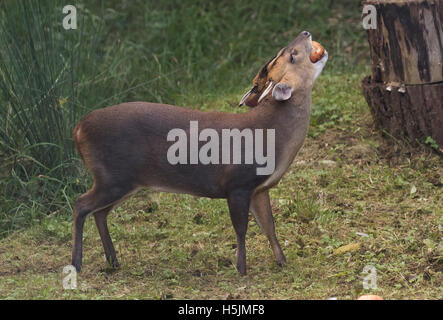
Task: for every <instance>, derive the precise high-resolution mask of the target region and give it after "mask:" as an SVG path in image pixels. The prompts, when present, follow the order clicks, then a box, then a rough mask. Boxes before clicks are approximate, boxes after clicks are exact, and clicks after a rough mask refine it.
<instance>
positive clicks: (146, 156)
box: [72, 34, 327, 274]
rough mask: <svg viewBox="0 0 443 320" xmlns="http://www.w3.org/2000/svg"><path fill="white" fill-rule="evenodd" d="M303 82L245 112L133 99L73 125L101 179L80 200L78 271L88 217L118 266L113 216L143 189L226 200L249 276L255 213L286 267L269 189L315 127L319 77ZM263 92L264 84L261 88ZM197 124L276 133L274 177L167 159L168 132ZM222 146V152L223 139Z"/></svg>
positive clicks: (242, 267)
mask: <svg viewBox="0 0 443 320" xmlns="http://www.w3.org/2000/svg"><path fill="white" fill-rule="evenodd" d="M297 39H299V40H298V42H297ZM297 39H296V41H295V42H294V43H297V44H298V45H299V46H300V45H303V46H306V52H307V53H309V51H308V49H309V48H308V45H307V44H306V41H307V40H306V39H309V41H310V35H309V37H308V36H306V34H304V36H302V35H300V36H299V37H298V38H297ZM300 39H301V40H300ZM302 41H303V42H302ZM300 43H301V44H300ZM280 53H281V52H280ZM326 58H327V57H326ZM275 59H278V57H277V58H275ZM275 59H274V60H275ZM275 61H276V60H275ZM324 62H326V61H324ZM303 63H305V62H304V60H303ZM274 65H275V63H274ZM265 67H267V66H265ZM270 71H272V70H270ZM314 71H315V70H314V69H313V70H312V72H311V73H312V75H314V74H315V72H314ZM269 74H272V73H271V72H269ZM282 78H283V77H282ZM269 81H271V82H272V83H274V80H272V79H268V81H262V82H263V83H268V82H269ZM287 82H288V83H290V81H289V80H288V81H287ZM297 83H299V82H294V81H293V83H290V85H291V86H289V84H285V82H283V83H278V84H273V85H272V86H273V87H274V91H273V95H272V96H271V95H268V96H264V97H262V99H261V101H260V102H259V103H257V104H256V105H255V106H254V108H251V109H250V110H248V111H247V112H244V113H241V114H230V113H223V112H202V111H197V110H191V109H186V108H181V107H176V106H171V105H164V104H155V103H147V102H132V103H123V104H120V105H116V106H112V107H107V108H104V109H99V110H96V111H93V112H91V113H90V114H88V115H87V116H85V117H84V118H83V119H82V120H81V121H80V122H79V123H78V124H77V126H76V127H75V129H74V141H75V144H76V147H77V149H78V151H79V153H80V155H81V157H82V158H83V160H84V162H85V164H86V165H87V167H88V169H89V171H90V172H91V173H92V175H93V177H94V184H93V186H92V188H91V189H90V190H89V191H88V192H87V193H85V194H83V195H82V196H80V197H79V198H78V199H77V201H76V203H75V212H74V247H73V256H72V264H73V265H74V266H75V267H76V268H77V270H80V269H81V260H82V232H83V225H84V221H85V218H86V216H87V215H89V214H94V218H95V221H96V224H97V228H98V230H99V233H100V236H101V239H102V243H103V246H104V250H105V255H106V257H107V260H108V261H109V262H110V263H111V264H112V265H113V266H118V262H117V258H116V253H115V250H114V247H113V244H112V240H111V238H110V235H109V231H108V229H107V223H106V218H107V215H108V214H109V212H110V210H111V209H112V208H113V207H114V206H115V205H116V204H118V203H119V202H121V201H122V200H124V199H125V198H126V197H128V196H129V195H131V194H132V193H133V192H134V191H135V190H137V189H138V188H140V187H143V186H145V187H148V188H150V189H152V190H157V191H167V192H176V193H187V194H192V195H195V196H202V197H209V198H226V199H227V200H228V206H229V211H230V216H231V220H232V223H233V226H234V229H235V232H236V235H237V268H238V270H239V272H240V273H241V274H245V273H246V249H245V234H246V229H247V223H248V214H249V212H252V213H253V215H254V216H255V218H256V220H257V222H258V224H259V225H260V227H261V228H262V230H263V231H264V233H265V234H266V235H267V237H268V239H269V241H270V243H271V247H272V250H273V252H274V255H275V257H276V260H277V263H278V264H280V265H282V264H284V262H285V257H284V254H283V252H282V250H281V247H280V245H279V243H278V241H277V238H276V235H275V228H274V223H273V219H272V212H271V206H270V200H269V194H268V190H269V188H271V187H272V186H274V185H275V184H277V183H278V181H279V180H280V178H281V177H282V176H283V174H284V172H285V171H286V170H287V168H288V167H289V165H290V164H291V163H292V161H293V159H294V157H295V155H296V153H297V152H298V150H299V149H300V147H301V145H302V144H303V141H304V139H305V136H306V133H307V130H308V125H309V117H310V104H311V89H312V84H313V80H312V81H311V82H309V81H308V82H306V83H303V84H302V85H299V86H298V87H297ZM293 87H296V88H293ZM286 89H292V91H293V94H292V95H290V96H289V98H286V99H278V98H279V97H280V96H279V92H280V91H281V92H280V93H282V94H283V95H284V94H286V93H287V92H286V91H285V90H286ZM264 90H265V88H257V89H256V90H255V91H257V92H263V91H264ZM268 90H269V89H268ZM251 91H252V90H251ZM292 91H291V92H292ZM274 92H275V94H274ZM276 97H277V98H276ZM254 101H258V99H255V100H254ZM191 121H198V128H199V130H204V129H213V130H215V131H216V132H217V133H219V134H220V135H222V131H223V130H224V129H239V130H243V129H272V130H275V170H273V172H272V173H271V174H269V175H258V174H257V167H259V165H258V164H257V163H252V164H226V163H225V164H222V163H219V164H206V165H204V164H201V163H194V164H189V163H187V164H171V163H170V162H169V161H168V159H167V157H166V154H167V153H168V148H169V147H170V145H171V143H170V142H167V139H166V137H167V136H168V133H169V132H170V130H171V129H173V128H176V129H182V130H184V131H185V132H187V133H188V135H189V125H190V122H191ZM265 140H266V139H265ZM203 143H204V141H200V142H199V144H203ZM268 143H270V142H269V141H264V144H265V145H267V144H268ZM219 148H220V152H221V151H222V146H221V144H220V145H219ZM243 148H245V146H243ZM264 150H266V147H264ZM190 156H191V155H189V154H188V157H190Z"/></svg>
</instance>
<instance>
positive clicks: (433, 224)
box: [0, 72, 443, 299]
mask: <svg viewBox="0 0 443 320" xmlns="http://www.w3.org/2000/svg"><path fill="white" fill-rule="evenodd" d="M359 77H360V75H356V74H351V75H347V74H344V75H334V74H333V73H332V74H331V72H326V74H325V75H322V77H321V78H320V79H319V80H318V83H317V84H316V87H315V90H314V92H313V105H314V110H329V111H327V112H328V115H329V116H331V115H337V117H335V120H334V121H333V123H331V124H327V125H325V126H324V127H323V128H319V127H317V126H312V127H311V129H310V134H309V137H308V138H307V140H306V142H305V145H304V147H303V148H302V150H301V151H300V153H299V155H298V156H297V157H296V160H295V161H294V163H293V165H292V166H291V168H290V170H289V171H288V172H287V174H286V175H285V177H284V178H283V180H282V181H281V182H280V184H279V185H278V186H277V187H276V188H274V189H273V190H272V192H271V198H272V207H273V211H274V217H275V220H276V229H277V235H278V237H279V239H280V242H281V244H282V245H284V248H283V250H284V252H285V254H286V256H287V259H288V265H287V266H285V267H284V268H279V267H278V266H277V265H276V264H275V262H274V261H273V258H272V253H271V250H270V248H269V244H268V242H267V240H266V238H265V236H264V235H263V234H262V233H261V231H260V230H259V228H258V226H257V225H256V224H255V222H254V221H253V220H252V219H251V220H250V225H249V229H248V234H247V261H248V274H247V276H245V277H241V276H239V275H238V273H237V271H236V269H235V266H234V264H235V235H234V232H233V228H232V226H231V223H230V220H229V215H228V211H227V206H226V203H225V201H223V200H210V199H205V198H196V197H192V196H187V195H176V194H166V193H149V192H147V191H142V192H140V193H138V194H137V195H135V196H134V197H133V198H131V199H130V200H128V201H127V202H125V203H124V204H122V205H121V206H120V207H119V208H117V209H115V210H114V212H113V213H112V215H111V216H110V222H109V223H110V231H111V235H112V237H113V239H114V242H115V245H116V249H117V251H118V256H119V259H120V262H121V264H122V266H121V268H120V269H118V270H111V269H109V268H108V267H107V265H106V263H105V262H104V259H103V252H102V250H103V249H102V247H101V242H100V239H99V235H98V232H97V230H96V228H95V224H94V223H93V219H88V221H87V223H86V229H85V244H84V268H83V271H82V273H81V274H79V278H78V286H79V287H78V289H77V290H63V288H62V279H63V274H62V269H63V267H64V266H65V265H67V264H69V262H70V249H71V224H70V223H69V221H66V219H64V218H63V217H57V215H54V216H49V217H47V218H46V220H45V221H44V222H43V223H42V224H41V225H38V226H35V227H32V228H30V229H27V230H26V231H24V232H17V233H15V234H13V235H11V236H9V237H8V238H7V239H4V240H2V241H0V270H1V271H0V297H1V298H6V299H11V298H25V299H48V298H49V299H111V298H112V299H132V298H138V299H141V298H144V299H181V298H183V299H197V298H198V299H214V298H217V299H225V298H229V299H327V298H330V297H337V298H338V299H354V298H356V297H357V296H359V295H361V294H364V293H374V294H378V295H381V296H383V297H384V298H385V299H442V298H443V296H442V292H441V287H442V285H443V276H442V271H443V270H442V249H443V248H442V243H441V239H442V229H441V228H442V223H443V216H442V209H441V208H442V207H443V199H442V192H441V186H442V178H441V177H442V176H443V172H442V167H443V166H442V159H441V158H439V157H438V156H436V155H434V154H433V153H431V152H429V151H424V152H423V153H422V154H420V155H418V156H417V155H416V156H411V155H408V154H404V152H402V151H401V150H402V149H398V151H397V152H396V153H394V154H392V155H391V156H390V157H387V156H386V154H387V153H386V151H385V150H386V149H387V148H389V149H395V143H394V142H389V141H388V142H387V141H385V140H383V139H382V138H381V137H380V135H379V134H378V133H375V132H374V131H373V130H372V125H371V119H370V114H369V111H368V109H367V108H366V105H365V102H364V99H363V98H362V96H361V94H360V83H359V81H356V78H359ZM236 98H239V96H238V97H236ZM230 100H231V97H227V98H225V99H221V100H219V101H218V105H220V106H222V108H226V109H227V108H230V107H229V105H230V103H231V101H230ZM339 101H352V103H349V104H348V103H340V102H339ZM335 103H337V108H333V107H332V106H333V105H334V104H335ZM326 106H330V107H331V108H329V109H328V108H323V107H326ZM339 107H342V108H339ZM331 110H332V111H331ZM314 112H315V111H314ZM317 112H320V111H317ZM325 160H327V161H325ZM359 234H362V235H359ZM353 243H359V244H360V247H359V248H358V249H357V250H355V251H349V252H345V253H343V254H340V255H336V254H334V250H335V249H337V248H340V247H342V246H344V245H347V244H353ZM366 265H372V266H374V267H375V268H376V271H377V277H378V278H377V285H378V289H369V290H365V289H364V288H363V286H362V277H363V275H364V274H363V268H364V267H365V266H366Z"/></svg>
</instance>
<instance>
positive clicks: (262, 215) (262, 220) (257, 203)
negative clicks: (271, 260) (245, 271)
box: [249, 190, 286, 266]
mask: <svg viewBox="0 0 443 320" xmlns="http://www.w3.org/2000/svg"><path fill="white" fill-rule="evenodd" d="M249 209H250V210H251V212H252V214H253V215H254V217H255V219H256V221H257V223H258V225H259V226H260V228H261V229H262V231H263V233H264V234H265V235H266V237H267V238H268V240H269V242H270V244H271V248H272V251H273V252H274V256H275V260H276V261H277V264H278V265H279V266H283V265H284V264H285V263H286V258H285V255H284V254H283V251H282V249H281V247H280V244H279V243H278V240H277V236H276V234H275V226H274V219H273V217H272V208H271V202H270V200H269V191H268V190H266V191H262V192H260V193H258V194H255V195H253V196H252V198H251V205H250V208H249Z"/></svg>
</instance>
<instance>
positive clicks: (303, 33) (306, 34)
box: [301, 31, 311, 38]
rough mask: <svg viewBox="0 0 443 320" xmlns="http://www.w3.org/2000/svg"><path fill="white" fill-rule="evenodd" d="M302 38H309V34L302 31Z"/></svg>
mask: <svg viewBox="0 0 443 320" xmlns="http://www.w3.org/2000/svg"><path fill="white" fill-rule="evenodd" d="M301 34H302V35H303V36H304V37H306V38H308V37H309V36H311V34H310V33H309V32H308V31H303V32H302V33H301Z"/></svg>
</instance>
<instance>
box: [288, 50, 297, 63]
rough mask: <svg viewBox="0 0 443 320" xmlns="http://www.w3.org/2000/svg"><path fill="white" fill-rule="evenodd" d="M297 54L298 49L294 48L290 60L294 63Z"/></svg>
mask: <svg viewBox="0 0 443 320" xmlns="http://www.w3.org/2000/svg"><path fill="white" fill-rule="evenodd" d="M297 54H298V51H297V50H294V51H293V52H292V53H291V55H290V58H289V61H291V63H294V60H295V57H296V56H297Z"/></svg>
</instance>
